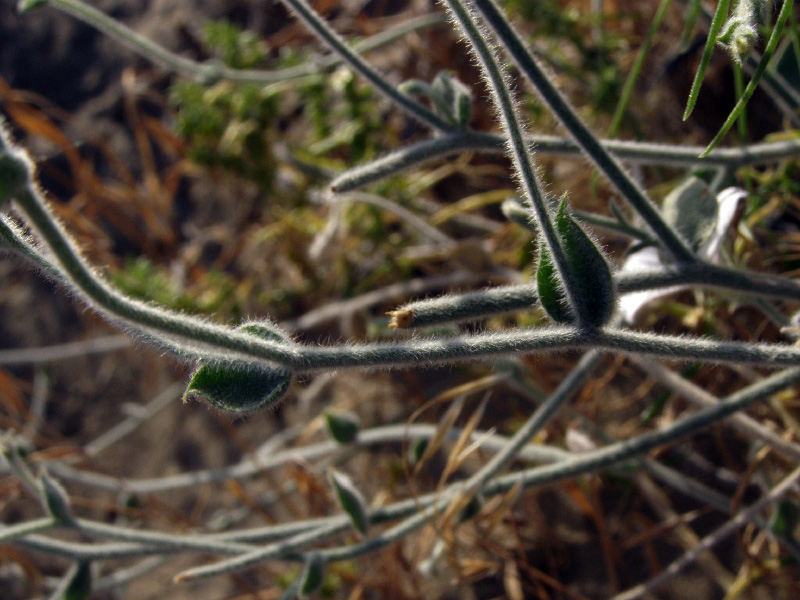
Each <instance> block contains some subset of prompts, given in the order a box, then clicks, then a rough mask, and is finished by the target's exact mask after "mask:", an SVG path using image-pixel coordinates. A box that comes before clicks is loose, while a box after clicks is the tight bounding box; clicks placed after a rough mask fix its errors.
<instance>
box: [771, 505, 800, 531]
mask: <svg viewBox="0 0 800 600" xmlns="http://www.w3.org/2000/svg"><path fill="white" fill-rule="evenodd" d="M798 523H800V506H798V505H797V504H796V503H795V502H792V501H791V500H786V499H783V500H781V501H780V502H778V505H777V510H776V511H775V514H774V515H773V516H772V519H771V520H770V523H769V528H770V530H771V531H772V532H773V533H774V534H775V535H778V536H781V537H791V536H792V535H793V534H794V531H795V529H797V525H798Z"/></svg>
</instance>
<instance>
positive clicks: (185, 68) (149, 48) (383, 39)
mask: <svg viewBox="0 0 800 600" xmlns="http://www.w3.org/2000/svg"><path fill="white" fill-rule="evenodd" d="M47 4H48V5H50V6H53V7H54V8H57V9H58V10H61V11H63V12H65V13H67V14H69V15H72V16H73V17H75V18H76V19H78V20H80V21H82V22H83V23H86V24H87V25H89V26H91V27H94V28H95V29H97V30H99V31H102V32H103V33H105V34H106V35H108V36H109V37H112V38H113V39H115V40H118V41H120V42H122V43H123V44H125V45H126V46H128V48H130V49H131V50H133V51H134V52H136V53H137V54H139V55H140V56H143V57H144V58H146V59H148V60H151V61H153V62H155V63H158V64H160V65H162V66H164V67H166V68H168V69H170V70H172V71H175V72H177V73H183V74H185V75H190V76H193V77H196V78H198V79H201V80H204V79H215V78H216V79H225V80H227V81H233V82H236V83H257V84H269V83H276V82H279V81H286V80H288V79H296V78H298V77H304V76H306V75H313V74H315V73H319V72H320V71H321V70H323V69H327V68H330V67H333V66H335V65H337V64H339V63H341V62H342V59H341V58H339V57H338V56H336V55H333V56H326V57H322V58H318V59H316V60H313V59H312V60H311V61H309V62H306V63H304V64H301V65H297V66H294V67H286V68H283V69H279V70H276V71H266V70H259V69H233V68H231V67H228V66H226V65H222V64H217V63H208V62H207V63H198V62H195V61H193V60H190V59H188V58H185V57H183V56H181V55H179V54H176V53H174V52H171V51H169V50H167V49H166V48H164V47H163V46H159V45H158V44H156V43H155V42H153V41H151V40H149V39H147V38H145V37H144V36H142V35H141V34H139V33H137V32H136V31H134V30H133V29H131V28H130V27H127V26H125V25H124V24H122V23H120V22H119V21H117V20H116V19H113V18H111V17H109V16H108V15H106V14H105V13H103V12H101V11H99V10H97V9H96V8H94V7H92V6H90V5H88V4H86V3H85V2H81V0H47ZM441 22H442V18H441V16H440V15H438V14H433V15H423V16H421V17H416V18H413V19H409V20H408V21H406V22H404V23H400V24H399V25H396V26H394V27H392V28H390V29H387V30H386V31H383V32H381V33H378V34H375V35H374V36H371V37H369V38H366V39H363V40H361V41H359V42H357V43H356V44H354V45H353V47H352V50H353V52H356V53H359V54H360V53H364V52H369V51H371V50H375V49H377V48H380V47H381V46H384V45H386V44H389V43H391V42H393V41H394V40H396V39H398V38H399V37H402V36H404V35H406V34H408V33H410V32H412V31H417V30H419V29H422V28H425V27H432V26H434V25H438V24H440V23H441Z"/></svg>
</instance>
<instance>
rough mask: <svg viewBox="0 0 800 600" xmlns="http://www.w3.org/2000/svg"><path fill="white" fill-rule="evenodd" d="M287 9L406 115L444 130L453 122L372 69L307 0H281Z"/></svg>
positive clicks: (449, 127) (450, 126)
mask: <svg viewBox="0 0 800 600" xmlns="http://www.w3.org/2000/svg"><path fill="white" fill-rule="evenodd" d="M281 1H282V2H283V3H284V4H286V5H287V6H288V7H289V9H290V12H291V13H292V14H294V15H295V16H297V17H298V18H300V19H301V20H302V21H303V22H304V23H305V24H306V25H307V26H308V27H309V29H311V30H312V31H313V32H314V34H315V35H316V36H317V37H318V38H319V39H320V40H322V41H323V42H324V43H325V44H326V45H327V46H328V47H330V49H331V50H333V51H334V52H335V53H336V54H337V55H338V56H340V57H341V58H342V60H344V61H345V62H347V64H349V65H350V66H351V67H353V69H355V70H356V71H357V72H358V73H360V74H361V75H362V76H363V77H364V78H365V79H366V80H367V81H369V82H370V83H371V84H372V85H374V86H375V88H376V89H377V90H378V91H379V92H381V93H382V94H383V95H384V96H386V97H387V98H388V99H389V100H391V101H392V102H394V103H395V104H397V105H398V106H399V107H401V108H402V109H404V110H405V111H406V112H407V113H408V114H409V115H411V116H413V117H415V118H416V119H419V120H420V121H422V122H423V123H426V124H427V125H430V126H431V127H433V128H434V129H438V130H441V131H446V130H448V129H452V128H453V125H451V124H450V123H448V122H447V121H445V120H444V119H442V118H441V117H439V116H438V115H436V114H435V113H433V112H432V111H431V110H429V109H428V108H426V107H425V106H423V105H422V104H420V103H419V102H417V101H416V100H415V99H414V98H412V97H411V96H409V95H408V94H404V93H403V92H401V91H400V90H398V89H397V88H396V87H395V86H393V85H392V84H390V83H389V82H388V81H387V80H386V78H385V77H384V76H383V75H382V74H381V73H379V72H378V71H377V70H375V68H374V67H373V66H372V65H370V64H369V63H368V62H367V61H365V60H364V59H363V58H361V56H359V55H358V54H356V53H355V52H354V51H353V49H352V48H350V46H348V45H347V43H346V42H345V41H344V40H343V39H342V38H341V37H340V36H339V34H337V33H336V32H335V31H333V30H332V29H331V28H330V27H329V26H328V24H327V23H326V22H325V21H324V20H323V19H322V18H321V17H320V16H319V15H318V14H317V13H316V12H315V11H314V9H312V8H311V6H309V4H308V3H307V2H306V0H281Z"/></svg>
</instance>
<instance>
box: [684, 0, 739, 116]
mask: <svg viewBox="0 0 800 600" xmlns="http://www.w3.org/2000/svg"><path fill="white" fill-rule="evenodd" d="M729 4H730V0H719V4H717V10H716V12H715V13H714V19H713V20H712V21H711V29H710V30H709V32H708V39H707V41H706V47H705V48H704V49H703V57H702V58H701V59H700V66H699V67H697V73H695V75H694V81H693V82H692V89H691V90H690V91H689V99H688V100H687V102H686V110H685V111H684V113H683V120H684V121H685V120H686V119H688V118H689V115H691V114H692V111H693V110H694V105H695V104H696V103H697V96H698V95H699V94H700V86H701V85H702V84H703V79H704V78H705V75H706V69H708V63H709V61H710V60H711V54H712V53H713V52H714V44H715V43H716V40H717V34H718V33H719V30H720V28H721V27H722V24H723V22H724V20H725V18H726V17H727V16H728V6H729Z"/></svg>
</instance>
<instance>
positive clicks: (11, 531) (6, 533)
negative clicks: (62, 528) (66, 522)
mask: <svg viewBox="0 0 800 600" xmlns="http://www.w3.org/2000/svg"><path fill="white" fill-rule="evenodd" d="M58 526H59V521H58V519H55V518H53V517H44V518H42V519H35V520H33V521H26V522H24V523H17V524H16V525H4V526H0V544H7V543H9V542H13V541H14V540H16V539H18V538H22V537H25V536H28V535H31V534H34V533H40V532H42V531H47V530H49V529H53V528H55V527H58Z"/></svg>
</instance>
